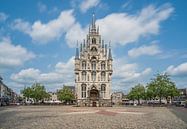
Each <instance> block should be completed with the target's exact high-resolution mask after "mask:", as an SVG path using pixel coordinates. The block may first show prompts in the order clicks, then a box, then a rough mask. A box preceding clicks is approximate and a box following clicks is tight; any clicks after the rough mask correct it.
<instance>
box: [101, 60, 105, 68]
mask: <svg viewBox="0 0 187 129" xmlns="http://www.w3.org/2000/svg"><path fill="white" fill-rule="evenodd" d="M101 70H105V62H104V61H103V62H101Z"/></svg>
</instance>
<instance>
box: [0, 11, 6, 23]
mask: <svg viewBox="0 0 187 129" xmlns="http://www.w3.org/2000/svg"><path fill="white" fill-rule="evenodd" d="M7 18H8V15H7V14H5V13H3V12H0V22H1V21H6V19H7Z"/></svg>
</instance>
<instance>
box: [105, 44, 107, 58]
mask: <svg viewBox="0 0 187 129" xmlns="http://www.w3.org/2000/svg"><path fill="white" fill-rule="evenodd" d="M105 55H106V57H107V44H105Z"/></svg>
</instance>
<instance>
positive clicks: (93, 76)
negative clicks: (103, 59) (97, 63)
mask: <svg viewBox="0 0 187 129" xmlns="http://www.w3.org/2000/svg"><path fill="white" fill-rule="evenodd" d="M95 80H96V72H95V71H93V72H92V81H95Z"/></svg>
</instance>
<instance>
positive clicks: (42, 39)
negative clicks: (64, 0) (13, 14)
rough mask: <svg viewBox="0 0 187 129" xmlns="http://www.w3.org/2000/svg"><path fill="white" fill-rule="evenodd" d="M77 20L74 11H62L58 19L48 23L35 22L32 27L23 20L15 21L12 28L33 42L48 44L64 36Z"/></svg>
mask: <svg viewBox="0 0 187 129" xmlns="http://www.w3.org/2000/svg"><path fill="white" fill-rule="evenodd" d="M74 22H75V18H74V16H73V10H66V11H62V12H61V14H60V15H59V17H58V18H57V19H53V20H51V21H49V22H48V23H46V24H45V23H42V22H41V21H35V22H34V23H33V24H32V25H31V24H30V23H28V22H26V21H23V20H21V19H17V20H15V21H14V23H13V25H12V27H13V28H14V29H17V30H20V31H22V32H24V33H26V34H28V35H30V36H31V37H32V39H33V41H35V42H38V43H43V44H45V43H48V42H51V41H53V40H56V39H58V38H60V37H61V36H62V34H64V33H65V32H66V31H68V30H69V29H70V27H71V26H72V25H73V24H74Z"/></svg>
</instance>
